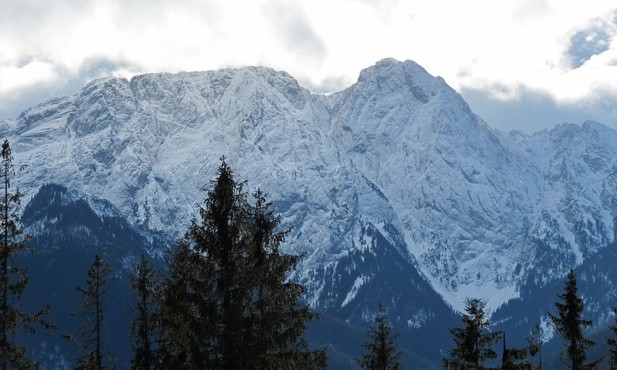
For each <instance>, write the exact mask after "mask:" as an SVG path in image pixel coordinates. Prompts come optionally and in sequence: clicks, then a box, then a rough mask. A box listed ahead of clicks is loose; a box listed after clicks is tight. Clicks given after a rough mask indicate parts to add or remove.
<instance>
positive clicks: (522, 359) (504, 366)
mask: <svg viewBox="0 0 617 370" xmlns="http://www.w3.org/2000/svg"><path fill="white" fill-rule="evenodd" d="M498 333H500V334H501V335H502V340H503V349H502V352H501V353H502V355H501V367H500V368H499V369H500V370H531V362H529V348H514V347H508V346H507V345H506V333H505V332H498Z"/></svg>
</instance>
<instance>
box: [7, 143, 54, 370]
mask: <svg viewBox="0 0 617 370" xmlns="http://www.w3.org/2000/svg"><path fill="white" fill-rule="evenodd" d="M12 160H13V155H12V154H11V147H10V145H9V142H8V140H5V141H4V143H3V144H2V161H1V164H0V177H1V178H2V185H3V193H2V200H1V202H0V230H1V232H2V241H1V244H0V370H6V369H8V368H18V369H28V368H34V367H35V364H34V363H33V362H32V361H31V360H29V359H28V357H27V353H26V352H27V348H26V347H25V346H20V345H19V344H17V342H16V336H17V332H18V329H19V328H20V327H22V328H24V329H25V330H26V331H27V332H33V331H34V325H35V324H41V325H42V326H43V327H45V328H51V327H52V325H51V324H49V323H47V322H46V321H45V320H44V317H45V316H46V315H47V313H48V311H49V306H47V307H45V308H44V309H43V310H41V311H39V312H37V313H36V314H34V315H31V314H28V313H26V312H24V311H22V310H21V296H22V293H23V291H24V289H25V288H26V286H27V285H28V282H29V281H28V272H27V271H26V270H25V269H24V268H22V267H20V266H16V265H15V264H14V257H15V256H16V255H18V254H20V253H24V252H26V251H27V247H26V239H27V238H26V237H24V235H22V233H21V230H20V229H19V216H18V215H17V213H16V208H17V207H18V206H19V200H20V194H19V190H16V191H15V192H14V193H13V192H11V191H10V188H11V176H12V175H13V164H12Z"/></svg>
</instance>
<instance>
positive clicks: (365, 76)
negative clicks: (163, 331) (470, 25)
mask: <svg viewBox="0 0 617 370" xmlns="http://www.w3.org/2000/svg"><path fill="white" fill-rule="evenodd" d="M0 128H1V130H2V134H3V135H4V136H5V137H8V138H9V139H10V140H11V142H12V143H13V148H14V152H15V156H16V163H22V164H27V165H28V168H27V170H26V171H24V172H21V173H19V175H18V178H17V179H16V181H15V182H16V183H19V184H20V187H21V188H22V190H24V192H25V193H26V195H28V196H32V195H33V194H35V193H36V191H37V189H38V188H39V187H40V186H41V185H42V184H45V183H52V182H53V183H56V184H59V185H62V186H64V187H66V188H69V189H74V190H76V191H78V192H79V193H81V194H84V195H85V196H90V197H97V198H101V199H104V200H106V201H108V202H110V203H111V204H113V205H114V206H115V207H117V209H118V210H119V212H120V213H121V214H122V215H123V216H124V217H125V218H126V219H127V220H128V221H129V222H130V223H131V224H132V225H134V226H135V227H137V228H138V229H140V230H142V232H143V233H144V234H148V233H158V234H164V235H167V236H168V237H170V238H176V237H178V236H180V235H181V234H182V233H183V232H184V230H185V229H186V227H187V225H188V223H189V221H190V219H191V218H192V217H194V216H195V215H196V207H195V205H196V203H198V202H200V201H201V199H202V198H203V197H204V193H203V190H204V189H206V188H208V187H209V184H210V183H209V181H210V180H211V179H212V178H213V176H214V171H215V169H216V168H217V166H218V164H219V158H220V157H221V156H226V158H227V160H228V162H229V164H230V165H231V167H232V168H234V169H235V170H236V173H237V177H238V178H239V179H248V180H249V182H248V184H247V186H249V187H250V188H251V189H252V188H256V187H260V188H261V189H263V190H265V191H266V192H267V193H268V194H269V199H272V200H273V201H274V203H275V207H276V210H277V211H278V212H279V213H280V214H281V217H282V223H283V225H284V226H285V227H290V228H291V230H292V232H291V234H290V237H289V238H288V240H287V242H286V243H285V247H284V248H286V251H288V252H292V253H305V254H306V256H307V257H306V258H305V260H304V263H303V264H302V266H301V269H300V270H299V271H298V272H297V276H296V277H297V278H298V279H300V280H301V281H302V282H304V283H305V284H307V286H308V288H309V297H308V299H309V301H310V302H311V304H312V305H313V306H314V307H319V308H320V309H326V310H334V311H337V310H338V311H340V312H344V313H345V315H347V316H346V317H355V318H357V319H366V316H367V315H366V312H365V311H363V308H362V307H365V304H367V302H369V301H370V300H376V299H378V297H372V298H370V297H369V295H368V293H367V292H372V291H379V290H380V289H381V290H383V289H382V288H383V287H384V286H386V281H387V279H393V280H392V281H395V280H396V281H395V283H396V284H398V285H399V286H400V287H407V288H409V287H410V286H413V287H415V288H414V289H418V291H417V292H416V293H417V294H421V293H419V292H425V291H426V290H430V289H431V287H432V289H434V290H435V291H437V292H438V293H439V294H440V295H441V297H442V298H443V299H444V300H445V301H446V302H447V303H448V304H449V305H450V306H452V307H455V308H457V309H459V310H460V309H462V307H463V301H464V299H465V298H467V297H481V298H484V299H485V300H486V301H487V303H488V306H487V308H488V309H489V310H494V309H496V308H497V307H498V306H500V305H502V304H503V303H505V302H507V301H509V300H511V299H512V298H515V297H517V296H519V294H520V289H521V286H522V284H523V283H524V282H527V281H534V282H536V284H538V285H540V286H542V285H543V284H545V283H547V282H549V281H551V280H553V279H556V278H561V277H562V276H564V275H565V274H566V273H567V271H568V270H569V269H570V268H572V267H574V266H576V265H579V264H581V263H583V262H584V261H585V260H587V259H588V258H590V257H592V256H593V255H595V254H596V253H597V252H598V251H600V250H602V249H603V248H604V247H605V246H606V245H607V244H608V243H610V242H612V241H613V240H614V225H615V211H616V206H615V205H616V204H617V198H616V195H617V179H616V178H615V176H616V175H615V173H616V172H615V170H614V169H615V168H617V160H616V158H617V133H616V132H615V131H612V130H610V129H608V128H606V127H605V126H602V125H601V124H598V123H592V122H588V123H585V124H583V125H582V126H577V125H561V126H558V127H556V128H555V129H553V130H551V131H543V132H540V133H537V134H535V135H531V136H526V135H522V134H516V133H510V134H506V133H502V132H499V131H496V130H494V129H491V128H490V127H489V126H488V125H487V124H486V123H485V122H483V121H482V119H481V118H479V117H478V116H477V115H475V114H474V113H473V112H472V111H471V109H470V108H469V106H468V105H467V103H466V102H465V101H464V100H463V99H462V97H461V96H460V95H459V94H458V93H456V92H455V91H454V90H453V89H452V88H450V87H449V86H448V85H447V84H446V82H445V81H444V80H443V79H441V78H439V77H437V78H436V77H433V76H431V75H430V74H429V73H427V72H426V71H425V70H424V69H423V68H422V67H420V66H419V65H418V64H416V63H414V62H412V61H405V62H398V61H396V60H393V59H386V60H382V61H380V62H378V63H377V64H376V65H374V66H372V67H370V68H367V69H365V70H363V71H362V72H361V74H360V77H359V79H358V81H357V83H355V84H354V85H352V86H350V87H349V88H347V89H345V90H343V91H340V92H337V93H334V94H332V95H328V96H323V95H315V94H311V93H310V92H309V91H308V90H307V89H305V88H303V87H301V86H300V85H299V84H298V83H297V81H296V80H294V79H293V78H292V77H291V76H290V75H288V74H287V73H284V72H277V71H274V70H272V69H269V68H258V67H247V68H240V69H223V70H218V71H209V72H191V73H177V74H168V73H160V74H148V75H141V76H136V77H133V78H132V79H131V80H130V81H129V80H126V79H114V78H109V79H100V80H96V81H93V82H91V83H89V84H88V85H86V86H85V87H84V88H83V90H82V91H81V92H79V93H78V94H75V95H72V96H68V97H62V98H57V99H54V100H50V101H48V102H45V103H43V104H40V105H38V106H35V107H33V108H31V109H29V110H27V111H25V112H23V113H22V114H21V115H20V116H19V117H18V118H17V120H16V122H4V123H3V124H2V125H1V126H0ZM370 256H373V258H374V259H373V260H371V258H369V257H370ZM377 257H379V258H377ZM375 258H376V259H375ZM380 258H383V260H380ZM367 261H372V262H370V263H374V264H375V265H374V266H373V267H366V266H365V267H363V265H362V264H363V263H369V262H367ZM386 262H387V263H388V264H390V265H388V266H385V265H383V264H384V263H386ZM394 265H395V266H397V269H398V270H397V271H399V272H398V273H397V274H398V275H396V274H395V275H396V276H395V275H392V276H390V277H388V278H385V277H384V275H383V272H380V271H383V269H388V268H390V267H392V266H394ZM341 276H345V277H344V278H341ZM427 282H428V284H427ZM388 284H389V283H388ZM429 284H430V286H429ZM407 288H405V289H407ZM384 294H385V293H384ZM392 294H396V290H395V291H393V293H392ZM381 298H384V299H385V298H388V297H381ZM390 298H392V297H390ZM367 300H368V301H367ZM435 300H439V297H437V296H436V297H435ZM389 301H392V302H396V299H390V300H389ZM373 303H375V302H373ZM370 304H372V303H370ZM393 304H395V303H393ZM406 304H407V303H406ZM409 305H410V306H409V307H410V308H409V309H408V311H407V312H406V315H407V316H406V317H402V318H400V320H403V321H405V322H407V325H408V326H409V327H410V328H412V327H417V326H421V325H423V322H426V321H429V320H431V318H432V319H434V318H435V316H436V314H435V312H432V313H431V311H430V308H429V307H428V306H422V304H421V303H416V304H415V305H414V304H409ZM374 307H377V304H376V303H375V304H374Z"/></svg>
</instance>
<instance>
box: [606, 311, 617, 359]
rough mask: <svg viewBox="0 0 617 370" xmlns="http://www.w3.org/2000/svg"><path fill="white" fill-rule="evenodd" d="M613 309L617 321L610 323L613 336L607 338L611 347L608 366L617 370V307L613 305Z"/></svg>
mask: <svg viewBox="0 0 617 370" xmlns="http://www.w3.org/2000/svg"><path fill="white" fill-rule="evenodd" d="M612 310H613V313H614V315H615V323H613V325H610V326H609V328H610V329H611V332H612V333H613V337H612V338H611V337H607V338H606V343H607V344H608V347H609V353H608V368H609V369H610V370H617V307H613V308H612Z"/></svg>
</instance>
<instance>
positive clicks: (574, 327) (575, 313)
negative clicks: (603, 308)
mask: <svg viewBox="0 0 617 370" xmlns="http://www.w3.org/2000/svg"><path fill="white" fill-rule="evenodd" d="M555 307H556V308H557V314H556V315H553V314H551V313H549V317H550V318H551V322H552V323H553V326H554V327H555V330H557V332H558V333H559V334H560V335H561V337H562V338H563V339H565V340H566V342H567V344H566V349H565V351H564V352H563V353H562V356H561V361H562V362H563V364H564V365H566V366H568V367H569V368H570V369H572V370H584V369H595V368H597V367H598V366H599V364H600V362H601V360H602V359H598V360H596V361H593V362H589V363H587V362H586V361H587V349H588V348H589V347H592V346H594V345H595V343H594V342H593V341H592V340H589V339H587V338H585V335H584V330H585V329H586V328H588V327H589V326H591V321H590V320H584V319H583V318H582V317H581V315H582V313H583V309H584V307H585V306H584V303H583V300H582V299H581V298H580V297H579V296H578V288H577V287H576V274H575V273H574V271H573V270H570V272H569V273H568V277H567V281H566V287H565V289H564V292H563V293H562V294H560V295H559V301H558V302H555Z"/></svg>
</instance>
